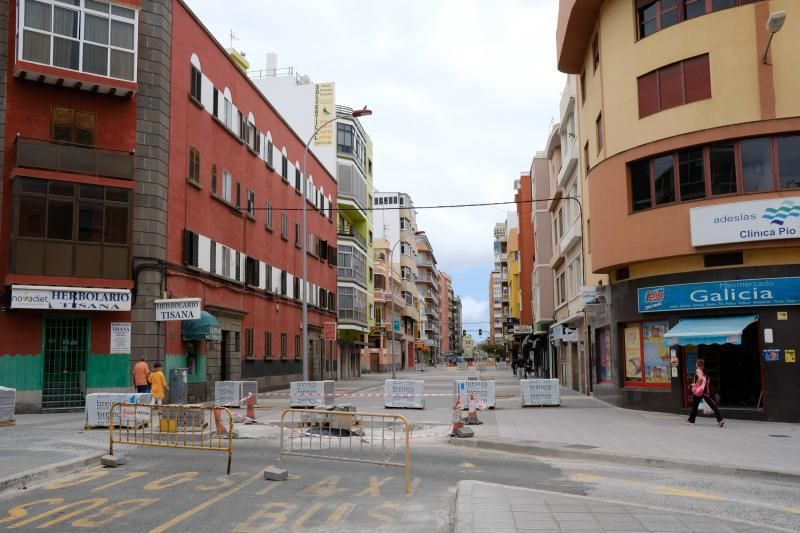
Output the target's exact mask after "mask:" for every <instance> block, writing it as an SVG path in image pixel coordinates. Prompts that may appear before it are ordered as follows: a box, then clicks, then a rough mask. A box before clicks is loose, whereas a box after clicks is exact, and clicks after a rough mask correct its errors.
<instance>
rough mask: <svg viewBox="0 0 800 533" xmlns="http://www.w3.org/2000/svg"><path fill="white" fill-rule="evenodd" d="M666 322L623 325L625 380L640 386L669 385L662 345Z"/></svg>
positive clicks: (669, 379)
mask: <svg viewBox="0 0 800 533" xmlns="http://www.w3.org/2000/svg"><path fill="white" fill-rule="evenodd" d="M667 330H669V323H668V322H662V321H659V322H643V323H632V324H626V325H625V326H624V327H623V339H624V355H625V382H626V384H635V385H641V386H658V387H669V386H670V381H671V377H670V363H669V348H667V347H666V346H665V345H664V334H665V333H666V332H667Z"/></svg>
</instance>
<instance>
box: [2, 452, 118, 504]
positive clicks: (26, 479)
mask: <svg viewBox="0 0 800 533" xmlns="http://www.w3.org/2000/svg"><path fill="white" fill-rule="evenodd" d="M105 454H106V452H97V453H92V454H88V455H81V456H79V457H76V458H74V459H68V460H66V461H62V462H60V463H53V464H51V465H48V466H45V467H43V468H35V469H33V470H27V471H25V472H19V473H17V474H12V475H10V476H8V477H5V478H3V479H0V496H3V495H4V494H5V493H6V492H8V491H10V490H12V489H17V488H27V487H29V486H31V485H33V484H35V483H41V482H43V481H48V480H50V479H53V478H56V477H58V476H60V475H63V474H71V473H73V472H77V471H78V470H82V469H83V468H85V467H87V466H96V465H99V464H100V458H101V457H103V456H104V455H105Z"/></svg>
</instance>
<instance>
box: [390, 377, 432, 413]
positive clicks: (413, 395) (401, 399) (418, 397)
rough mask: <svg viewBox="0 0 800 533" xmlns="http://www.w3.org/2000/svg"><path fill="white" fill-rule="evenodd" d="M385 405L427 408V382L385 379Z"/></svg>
mask: <svg viewBox="0 0 800 533" xmlns="http://www.w3.org/2000/svg"><path fill="white" fill-rule="evenodd" d="M383 383H384V385H383V387H384V389H383V390H384V400H383V406H384V407H400V408H406V409H425V382H424V381H422V380H413V379H387V380H384V382H383Z"/></svg>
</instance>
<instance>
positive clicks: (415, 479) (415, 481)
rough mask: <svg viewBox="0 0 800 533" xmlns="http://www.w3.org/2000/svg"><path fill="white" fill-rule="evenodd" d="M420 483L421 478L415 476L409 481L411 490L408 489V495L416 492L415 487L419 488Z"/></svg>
mask: <svg viewBox="0 0 800 533" xmlns="http://www.w3.org/2000/svg"><path fill="white" fill-rule="evenodd" d="M420 483H422V478H419V477H415V478H414V480H413V481H412V482H411V490H409V491H408V495H407V496H408V497H411V496H413V495H414V493H415V492H417V488H419V484H420Z"/></svg>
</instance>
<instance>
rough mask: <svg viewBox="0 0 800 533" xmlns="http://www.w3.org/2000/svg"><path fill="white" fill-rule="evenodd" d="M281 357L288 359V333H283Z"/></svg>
mask: <svg viewBox="0 0 800 533" xmlns="http://www.w3.org/2000/svg"><path fill="white" fill-rule="evenodd" d="M281 359H286V333H281Z"/></svg>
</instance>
